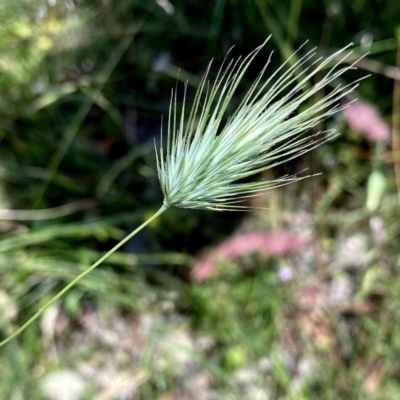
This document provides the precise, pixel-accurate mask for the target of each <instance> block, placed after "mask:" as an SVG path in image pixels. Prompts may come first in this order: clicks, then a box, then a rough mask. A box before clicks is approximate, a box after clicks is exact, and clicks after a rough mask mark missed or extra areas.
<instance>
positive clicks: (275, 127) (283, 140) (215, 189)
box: [156, 39, 358, 210]
mask: <svg viewBox="0 0 400 400" xmlns="http://www.w3.org/2000/svg"><path fill="white" fill-rule="evenodd" d="M267 40H268V39H267ZM264 45H265V43H264V44H263V45H261V46H260V47H258V48H257V49H255V50H254V51H253V52H252V53H250V54H249V55H248V56H247V57H246V58H244V59H243V60H241V59H240V58H239V59H238V60H237V61H234V60H232V61H231V62H230V63H229V64H228V65H227V66H226V67H225V68H224V66H222V67H221V69H220V71H219V73H218V76H217V78H216V80H215V82H214V84H212V85H211V86H210V85H209V83H208V82H207V75H208V71H209V68H210V66H209V67H208V69H207V71H206V73H205V75H204V77H203V79H202V81H201V83H200V86H199V88H198V90H197V93H196V96H195V100H194V104H193V107H192V109H191V112H190V115H189V117H188V118H187V119H185V116H184V114H185V109H184V104H183V109H182V111H181V115H180V116H179V117H178V116H177V95H176V92H174V91H173V92H172V98H171V105H170V111H169V120H168V140H167V148H166V149H165V151H164V149H163V147H162V143H161V147H160V150H159V152H157V150H156V154H157V169H158V176H159V179H160V183H161V189H162V191H163V194H164V204H165V205H166V206H168V207H171V206H176V207H181V208H197V209H212V210H240V209H243V208H247V207H245V206H243V205H240V204H239V203H240V202H241V201H243V200H244V199H246V198H248V197H251V196H254V195H257V194H259V193H260V192H262V191H264V190H268V189H272V188H275V187H278V186H282V185H285V184H288V183H290V182H295V181H298V180H300V179H304V178H305V177H304V176H302V177H299V176H297V175H293V176H284V177H281V178H279V179H275V180H272V181H258V182H250V183H247V182H246V183H240V182H239V183H237V181H239V180H241V179H243V178H246V177H248V176H251V175H254V174H257V173H259V172H261V171H265V170H267V169H269V168H272V167H274V166H276V165H279V164H282V163H284V162H286V161H289V160H291V159H293V158H295V157H298V156H300V155H302V154H304V153H306V152H308V151H310V150H312V149H313V148H315V147H317V146H319V145H320V144H321V143H323V142H325V141H326V140H329V139H330V138H332V137H333V136H335V134H336V133H335V132H334V131H326V132H320V133H319V134H317V135H315V134H314V135H310V134H308V135H307V132H309V131H310V129H311V128H312V127H314V126H315V125H317V124H318V123H320V122H321V121H322V120H324V119H326V118H327V117H329V116H331V115H333V114H335V113H336V112H338V111H339V110H341V109H342V108H341V107H340V106H339V104H338V100H339V99H341V98H342V97H344V96H346V95H347V94H348V93H349V92H351V91H352V90H353V89H354V88H355V87H356V86H357V85H358V83H357V82H354V83H352V84H350V85H340V84H338V85H337V86H336V87H335V88H334V89H333V90H332V91H331V92H330V93H329V94H327V95H325V96H324V97H323V98H322V99H320V100H319V101H318V102H316V103H315V104H313V105H312V106H310V107H309V108H307V109H305V110H303V111H298V110H299V106H300V105H301V104H302V103H303V102H305V101H306V100H308V99H309V98H310V97H311V96H313V95H314V94H315V93H316V92H318V91H319V90H321V89H322V88H323V87H325V86H326V85H328V84H330V83H331V82H332V81H334V80H335V79H336V78H338V77H339V76H340V75H342V74H343V73H344V72H345V71H347V70H349V69H353V68H354V66H353V65H354V64H353V65H349V66H346V67H344V68H339V67H338V66H339V64H340V63H341V62H343V60H344V59H345V58H347V57H348V56H349V53H348V52H347V51H346V49H347V48H348V47H349V46H346V47H345V48H343V49H341V50H339V51H337V52H336V53H335V54H333V55H332V56H330V57H327V58H325V59H323V58H318V59H316V60H313V59H314V57H315V51H314V50H312V51H310V52H308V53H307V54H306V55H304V56H303V57H302V58H300V59H299V60H298V61H297V62H296V63H294V64H293V65H292V66H291V67H289V68H287V70H286V71H285V72H283V73H282V74H281V75H280V76H279V75H278V74H279V73H280V72H281V70H282V69H283V67H284V66H285V65H286V64H287V63H288V61H289V60H288V61H286V63H285V64H283V65H282V66H281V67H280V68H279V69H278V70H277V71H275V72H274V73H273V74H272V75H271V76H270V77H269V78H268V79H267V80H266V82H264V83H261V80H262V77H263V74H264V72H265V70H266V68H267V66H268V64H269V60H268V62H267V64H266V66H265V67H264V68H263V70H262V71H261V73H260V75H259V77H258V78H257V79H256V81H255V82H254V84H253V85H252V86H251V88H250V89H249V90H248V92H247V93H246V95H245V96H244V98H243V100H242V102H241V103H240V105H239V106H238V107H237V108H236V110H235V111H234V113H233V114H232V115H229V116H228V117H229V118H228V121H227V122H226V124H225V125H224V126H222V123H223V119H224V117H226V110H227V108H228V105H229V103H230V101H231V100H232V97H233V95H234V93H235V91H236V89H237V87H238V85H239V83H240V81H241V79H242V77H243V75H244V73H245V72H246V70H247V68H248V67H249V65H250V63H251V62H252V60H253V59H254V57H255V56H256V55H257V53H258V52H259V51H260V50H261V49H262V48H263V46H264ZM340 55H342V59H341V60H340V61H339V62H337V63H336V64H334V66H333V67H332V68H331V69H329V70H328V71H327V72H325V74H324V77H323V78H322V79H321V80H320V81H319V82H318V83H316V84H315V85H313V86H310V79H311V78H312V77H313V76H314V75H315V74H316V73H319V72H321V71H323V70H324V69H326V67H327V65H328V64H330V63H332V61H333V60H335V59H337V57H338V56H340ZM310 61H311V63H310ZM310 64H311V65H310ZM305 65H308V67H304V66H305ZM303 67H304V68H303ZM267 88H268V89H267ZM185 95H186V86H185ZM183 103H185V96H184V98H183ZM235 182H236V183H235Z"/></svg>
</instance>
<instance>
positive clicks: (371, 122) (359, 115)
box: [341, 98, 390, 143]
mask: <svg viewBox="0 0 400 400" xmlns="http://www.w3.org/2000/svg"><path fill="white" fill-rule="evenodd" d="M349 102H350V100H349V99H348V98H344V99H342V100H341V104H342V106H345V105H346V104H348V103H349ZM342 112H343V115H344V118H345V119H346V121H347V123H348V124H349V126H350V127H351V128H352V129H355V130H357V131H360V132H361V133H362V134H363V135H364V137H365V138H366V139H367V140H369V141H370V142H376V141H378V140H382V141H384V142H386V143H388V142H389V141H390V128H389V126H388V125H387V123H386V122H385V121H384V120H383V118H382V116H381V115H380V113H379V111H378V110H377V108H375V107H374V106H373V105H372V104H370V103H368V102H366V101H363V100H357V101H356V102H354V103H352V104H351V105H349V106H348V107H347V108H345V109H344V110H343V111H342Z"/></svg>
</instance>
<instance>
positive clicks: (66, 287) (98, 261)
mask: <svg viewBox="0 0 400 400" xmlns="http://www.w3.org/2000/svg"><path fill="white" fill-rule="evenodd" d="M166 209H167V207H166V206H165V205H163V206H162V207H161V208H160V209H159V210H158V211H157V212H156V213H155V214H154V215H153V216H151V217H150V218H149V219H147V220H146V221H145V222H143V224H142V225H140V226H139V227H138V228H136V229H135V230H134V231H133V232H131V233H130V234H129V235H128V236H127V237H126V238H124V239H122V240H121V241H120V242H119V243H118V244H117V245H115V246H114V247H113V248H112V249H111V250H110V251H108V252H107V253H106V254H104V256H103V257H101V258H100V259H99V260H97V261H96V262H95V263H94V264H92V265H91V266H90V267H89V268H87V269H86V270H85V271H83V272H82V273H81V274H80V275H78V276H77V277H76V278H75V279H74V280H73V281H71V282H70V283H69V284H68V285H67V286H65V288H64V289H62V290H61V291H60V292H58V293H57V294H56V295H55V296H54V297H53V298H51V300H49V301H48V302H47V303H46V304H45V305H44V306H43V307H41V308H39V310H38V311H37V313H36V314H34V315H33V316H32V317H31V318H30V319H29V320H28V321H27V322H25V324H23V325H22V326H21V327H20V328H19V329H17V330H16V331H15V332H14V333H13V334H12V335H10V336H8V337H7V338H6V339H4V340H3V341H2V342H0V347H2V346H4V345H5V344H7V343H8V342H10V341H11V340H12V339H14V338H15V337H17V336H18V335H20V334H21V333H22V332H23V331H24V330H25V329H26V328H28V327H29V325H31V324H32V323H33V322H34V321H36V320H37V319H38V318H39V317H40V316H41V315H42V314H43V313H44V312H45V311H46V310H47V309H48V308H49V307H50V306H51V305H52V304H53V303H54V302H55V301H56V300H58V299H59V298H60V297H62V296H63V295H64V294H65V293H67V292H68V290H70V289H71V288H72V287H73V286H74V285H75V284H76V283H77V282H79V281H80V280H81V279H82V278H83V277H85V276H86V275H87V274H89V273H90V272H91V271H93V270H94V269H95V268H96V267H98V266H99V265H100V264H101V263H102V262H103V261H105V260H106V259H107V258H108V257H110V256H111V255H112V254H113V253H115V252H116V251H117V250H118V249H119V248H120V247H122V246H123V245H124V244H125V243H126V242H128V240H130V239H131V238H132V237H133V236H135V235H136V234H137V233H138V232H139V231H141V230H142V229H143V228H145V227H146V226H147V225H148V224H149V223H151V222H152V221H154V220H155V219H156V218H157V217H159V216H160V215H161V214H162V213H163V212H164V211H165V210H166Z"/></svg>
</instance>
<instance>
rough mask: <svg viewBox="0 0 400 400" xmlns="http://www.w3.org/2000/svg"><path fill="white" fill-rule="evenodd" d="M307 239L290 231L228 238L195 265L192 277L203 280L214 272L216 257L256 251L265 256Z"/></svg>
mask: <svg viewBox="0 0 400 400" xmlns="http://www.w3.org/2000/svg"><path fill="white" fill-rule="evenodd" d="M307 242H308V239H306V238H305V237H302V236H298V235H294V234H292V233H290V232H285V231H282V232H250V233H247V234H243V235H239V236H236V237H233V238H231V239H228V240H227V241H225V242H223V243H221V244H220V245H219V246H217V247H216V248H215V249H214V250H213V251H212V252H211V254H209V255H208V256H206V257H204V258H202V259H200V261H199V262H198V263H197V264H196V265H195V267H194V269H193V272H192V278H193V279H194V280H195V281H203V280H205V279H207V278H208V277H210V276H211V275H212V274H213V272H214V262H215V260H216V259H232V258H235V257H238V256H243V255H246V254H250V253H252V252H255V251H258V252H259V253H262V254H264V255H266V256H270V255H278V254H283V253H287V252H290V251H295V250H298V249H299V248H301V247H302V246H304V244H306V243H307Z"/></svg>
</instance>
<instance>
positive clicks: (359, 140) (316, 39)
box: [0, 0, 400, 400]
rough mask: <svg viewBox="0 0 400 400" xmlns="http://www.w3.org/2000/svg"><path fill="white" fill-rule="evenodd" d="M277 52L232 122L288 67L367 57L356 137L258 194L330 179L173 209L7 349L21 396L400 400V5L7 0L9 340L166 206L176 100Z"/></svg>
mask: <svg viewBox="0 0 400 400" xmlns="http://www.w3.org/2000/svg"><path fill="white" fill-rule="evenodd" d="M270 34H272V39H271V40H270V42H269V43H268V44H267V49H265V50H263V52H262V54H260V55H259V56H258V57H257V58H256V60H255V62H254V65H252V67H251V68H250V70H249V72H248V74H247V75H246V76H245V78H244V80H243V85H242V87H241V88H240V90H239V91H238V94H237V98H235V99H234V102H237V101H239V100H240V93H242V92H243V91H244V90H245V89H246V87H248V86H249V85H250V84H251V83H252V81H253V79H254V78H255V77H256V76H257V74H258V72H259V71H260V69H261V68H262V66H263V65H264V64H265V63H266V61H267V59H268V57H269V54H270V52H271V51H272V50H274V54H273V57H272V61H271V65H270V67H269V69H268V71H273V70H274V69H275V68H277V67H278V66H280V65H281V64H282V62H283V61H284V60H286V59H287V58H288V57H289V56H290V55H291V54H292V53H293V52H294V51H295V50H296V49H297V48H298V47H299V46H300V45H302V44H304V43H305V42H307V43H306V44H305V46H304V49H302V50H300V54H302V53H303V52H305V51H307V50H309V49H311V48H313V47H315V46H317V47H318V49H319V50H318V51H319V52H320V53H321V54H331V53H333V52H334V51H335V50H337V49H338V48H341V47H343V46H345V45H347V44H348V43H349V42H353V43H354V48H353V49H354V54H355V55H356V56H360V55H363V54H365V53H367V52H368V55H367V56H366V57H365V58H364V59H363V60H362V61H361V62H360V63H359V65H358V66H359V69H358V70H356V71H351V72H350V73H348V74H346V75H345V76H343V77H342V79H343V83H349V82H351V81H352V80H354V79H358V78H360V77H362V76H365V75H368V74H371V76H370V77H369V78H368V79H366V80H364V81H362V83H361V85H360V86H359V88H357V90H356V92H355V93H354V97H357V98H359V99H360V101H359V103H358V105H357V107H358V108H353V113H341V114H340V115H339V114H338V115H336V116H335V117H334V118H332V119H331V120H328V121H327V122H326V124H325V125H326V126H325V127H321V128H322V129H326V128H335V129H337V130H338V131H340V132H341V135H340V136H339V137H338V138H336V139H335V140H334V141H331V142H329V143H327V144H325V145H323V146H322V147H321V148H319V149H317V150H315V151H313V152H312V154H310V155H306V156H305V157H303V158H302V159H299V160H296V161H295V162H291V163H290V164H289V165H285V166H282V167H281V168H280V169H278V170H275V171H273V172H270V173H269V174H265V175H264V176H262V177H260V179H268V178H271V177H272V176H278V175H283V174H286V173H295V172H298V171H301V170H303V169H304V168H305V167H308V168H309V170H310V171H311V173H318V172H322V175H319V176H316V177H313V178H311V179H308V180H305V181H302V182H299V183H297V184H295V185H292V186H288V187H285V188H281V189H277V190H274V191H273V192H269V193H266V194H265V195H264V196H262V197H261V198H259V199H257V201H256V202H255V203H254V204H252V205H255V206H261V207H267V208H268V209H267V210H265V209H263V210H259V209H257V210H254V211H253V212H252V213H245V214H244V215H243V214H242V213H226V212H224V213H216V212H204V211H187V210H178V209H171V210H168V212H167V213H165V214H163V215H162V217H161V218H160V219H159V220H158V221H156V222H154V223H153V224H152V225H151V226H150V227H148V228H147V229H146V230H145V231H143V232H142V233H141V234H140V235H138V236H136V237H135V238H133V239H132V240H131V241H130V242H129V244H128V245H126V246H125V247H124V248H123V249H122V250H120V251H119V252H118V253H117V254H115V255H113V256H112V257H110V259H109V260H108V261H107V262H106V263H104V264H103V265H102V266H101V267H99V268H97V270H95V271H93V273H91V274H90V275H89V276H87V277H86V278H85V279H83V280H82V281H81V282H79V284H78V285H77V286H76V287H75V289H73V290H72V291H70V292H69V293H68V294H67V295H66V296H65V297H64V298H63V299H62V301H61V302H59V303H57V304H55V305H54V306H53V307H51V308H50V309H49V310H47V311H46V313H45V314H44V316H43V317H42V318H41V320H40V322H39V323H36V324H34V326H32V327H30V328H29V329H28V330H27V331H26V332H24V334H23V335H21V336H20V337H19V338H18V339H17V340H15V341H13V342H11V343H10V344H8V345H7V346H5V347H4V348H2V349H0V397H1V398H4V399H6V398H7V399H12V400H14V399H67V400H78V399H97V400H100V399H101V400H105V399H146V400H147V399H163V400H169V399H259V400H263V399H311V398H313V399H314V398H317V399H366V398H368V399H398V396H399V393H400V359H399V357H398V354H400V311H399V309H400V307H399V306H400V273H399V272H400V271H399V269H400V258H399V249H400V235H399V234H400V218H399V217H400V213H399V197H398V193H400V167H399V166H397V168H399V173H398V175H397V177H398V178H397V180H396V175H395V172H394V171H395V168H394V167H395V165H396V160H397V163H399V160H400V158H399V157H400V144H399V143H398V142H399V141H400V3H399V1H398V0H354V1H345V0H332V1H331V0H324V1H322V2H318V1H315V0H284V1H282V0H246V1H245V0H214V1H210V2H205V1H200V0H186V1H184V0H147V1H140V0H118V1H112V0H35V1H32V0H12V1H11V0H2V1H1V4H0V140H1V146H0V234H1V240H0V321H1V322H0V335H1V337H5V336H6V335H7V334H9V333H10V332H12V331H13V330H15V329H16V327H18V326H19V325H20V324H21V323H22V322H24V321H25V320H26V319H27V318H28V317H29V316H30V315H32V314H33V313H34V312H35V311H36V310H37V309H38V308H40V306H41V305H42V304H44V303H45V302H46V300H48V299H49V298H50V297H51V296H52V295H54V294H55V293H56V292H57V290H59V289H60V288H62V287H63V286H64V285H65V284H66V283H67V282H69V281H70V280H71V279H72V278H73V277H75V276H76V275H78V274H79V273H80V272H81V271H83V270H84V269H85V268H87V266H88V265H90V264H91V263H92V262H93V261H95V260H97V259H98V258H99V257H100V256H101V254H103V253H104V252H105V251H106V250H108V249H110V248H111V247H112V246H113V245H114V244H115V243H116V242H117V241H118V240H120V239H121V238H123V237H124V236H125V235H126V234H127V232H130V231H131V230H132V229H133V228H134V227H135V226H137V225H138V224H139V223H141V222H142V221H144V220H145V219H146V218H148V217H149V216H150V215H151V214H152V213H153V212H154V211H155V210H157V209H158V208H159V206H160V203H161V201H162V195H161V192H160V189H159V186H158V181H157V174H156V169H155V158H154V150H153V146H154V144H153V139H154V138H156V140H157V139H158V138H159V135H160V127H161V124H162V122H161V115H164V117H165V116H166V115H167V113H168V106H169V100H170V93H171V88H172V87H174V86H175V85H177V84H178V86H180V87H183V82H185V81H188V85H189V92H188V101H189V102H190V99H193V95H194V91H195V88H196V87H197V85H198V83H199V80H200V79H201V76H202V74H203V73H204V70H205V68H206V66H207V65H208V63H209V61H210V60H211V59H214V61H213V66H212V68H211V72H210V77H211V79H212V78H213V77H215V74H216V72H217V69H218V66H219V65H220V62H221V61H222V60H223V58H224V57H225V55H226V53H227V51H228V50H229V49H230V48H231V47H232V46H233V45H234V46H235V47H234V49H233V51H232V53H231V54H232V57H237V56H239V55H246V54H248V53H249V52H250V51H251V50H253V49H254V48H255V47H256V46H258V45H259V44H261V43H262V42H263V41H264V40H265V38H266V37H267V36H269V35H270ZM267 73H268V72H267ZM316 79H321V77H320V76H319V77H318V76H317V77H316ZM327 90H329V89H327ZM317 100H318V98H316V99H313V101H317ZM354 107H356V106H354ZM349 110H350V109H349ZM392 128H393V130H392ZM391 132H393V139H392V134H391ZM272 174H273V175H272ZM238 243H240V244H241V246H238ZM239 247H240V248H241V250H240V251H239V250H238V248H239Z"/></svg>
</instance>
